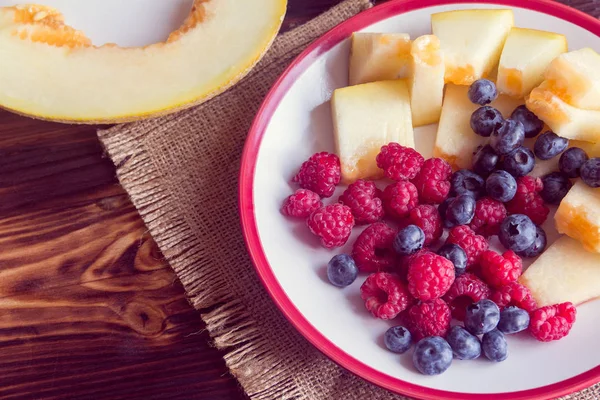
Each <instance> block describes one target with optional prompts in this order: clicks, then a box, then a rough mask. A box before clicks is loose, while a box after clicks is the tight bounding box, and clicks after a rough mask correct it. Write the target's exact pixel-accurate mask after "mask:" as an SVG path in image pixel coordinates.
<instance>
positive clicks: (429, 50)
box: [409, 35, 446, 126]
mask: <svg viewBox="0 0 600 400" xmlns="http://www.w3.org/2000/svg"><path fill="white" fill-rule="evenodd" d="M411 55H412V68H411V69H412V76H411V77H410V79H409V81H410V86H409V89H410V103H411V108H412V120H413V125H414V126H421V125H428V124H433V123H435V122H438V121H439V120H440V114H441V112H442V100H443V98H444V72H445V70H446V68H445V64H444V55H443V54H442V51H441V50H440V40H439V39H438V38H437V37H436V36H434V35H424V36H420V37H418V38H416V39H415V40H414V41H413V43H412V49H411Z"/></svg>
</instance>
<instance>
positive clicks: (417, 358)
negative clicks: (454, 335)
mask: <svg viewBox="0 0 600 400" xmlns="http://www.w3.org/2000/svg"><path fill="white" fill-rule="evenodd" d="M413 364H414V365H415V368H417V370H419V372H420V373H422V374H424V375H439V374H441V373H443V372H445V371H446V370H447V369H448V368H450V365H451V364H452V348H451V347H450V345H449V344H448V342H446V341H445V340H444V339H442V338H441V337H439V336H430V337H426V338H424V339H421V340H420V341H419V343H417V345H416V346H415V352H414V353H413Z"/></svg>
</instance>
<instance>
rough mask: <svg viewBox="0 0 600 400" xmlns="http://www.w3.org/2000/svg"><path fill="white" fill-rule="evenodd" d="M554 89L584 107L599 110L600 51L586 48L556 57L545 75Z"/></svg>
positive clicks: (557, 93) (573, 104)
mask: <svg viewBox="0 0 600 400" xmlns="http://www.w3.org/2000/svg"><path fill="white" fill-rule="evenodd" d="M544 77H545V79H546V81H547V82H548V85H549V87H550V88H551V90H552V92H554V93H555V94H556V95H557V96H559V97H560V98H561V99H562V100H563V101H564V102H566V103H567V104H570V105H572V106H574V107H577V108H582V109H585V110H600V54H598V53H596V52H595V51H594V50H592V49H590V48H583V49H579V50H575V51H570V52H568V53H565V54H562V55H560V56H559V57H557V58H555V59H554V60H553V61H552V63H550V65H549V66H548V68H547V69H546V72H545V74H544Z"/></svg>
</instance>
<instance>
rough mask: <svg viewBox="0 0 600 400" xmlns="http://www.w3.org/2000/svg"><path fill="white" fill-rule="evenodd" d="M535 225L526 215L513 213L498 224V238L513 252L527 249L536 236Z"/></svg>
mask: <svg viewBox="0 0 600 400" xmlns="http://www.w3.org/2000/svg"><path fill="white" fill-rule="evenodd" d="M536 230H537V229H536V226H535V224H534V223H533V221H531V219H530V218H529V217H528V216H527V215H523V214H513V215H509V216H508V217H506V218H504V221H502V223H501V224H500V232H499V233H498V239H500V243H502V245H503V246H504V247H506V248H507V249H509V250H512V251H514V252H521V251H525V250H527V249H529V248H530V247H531V246H532V245H533V244H534V243H535V238H536Z"/></svg>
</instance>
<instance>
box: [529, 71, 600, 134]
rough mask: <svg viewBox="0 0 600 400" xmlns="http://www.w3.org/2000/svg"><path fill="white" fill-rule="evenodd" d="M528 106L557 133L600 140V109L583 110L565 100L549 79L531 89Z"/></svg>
mask: <svg viewBox="0 0 600 400" xmlns="http://www.w3.org/2000/svg"><path fill="white" fill-rule="evenodd" d="M526 105H527V108H528V109H529V110H531V111H532V112H533V113H534V114H535V115H537V116H538V118H539V119H541V120H542V121H544V122H545V123H546V125H548V126H549V127H550V129H552V130H553V131H554V132H555V133H556V134H557V135H559V136H562V137H565V138H567V139H575V140H582V141H585V142H592V143H597V142H600V111H595V110H583V109H580V108H576V107H573V106H572V105H569V104H567V103H566V102H564V101H563V100H562V99H561V98H560V97H559V96H558V95H557V94H556V93H554V92H553V90H552V87H551V85H550V84H549V82H548V81H544V82H542V84H541V85H540V86H538V87H536V88H535V89H533V90H532V91H531V93H530V94H529V97H528V98H527V101H526Z"/></svg>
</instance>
